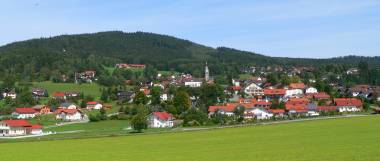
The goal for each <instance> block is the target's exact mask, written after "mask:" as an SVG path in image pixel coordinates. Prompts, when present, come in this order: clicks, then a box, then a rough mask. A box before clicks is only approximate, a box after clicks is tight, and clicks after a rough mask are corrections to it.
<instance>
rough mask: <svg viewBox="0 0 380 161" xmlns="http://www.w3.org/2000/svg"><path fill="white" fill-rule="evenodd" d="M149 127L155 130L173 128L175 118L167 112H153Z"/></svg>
mask: <svg viewBox="0 0 380 161" xmlns="http://www.w3.org/2000/svg"><path fill="white" fill-rule="evenodd" d="M148 119H149V120H148V121H149V126H150V127H155V128H161V127H173V126H174V123H173V116H172V115H171V114H169V113H167V112H153V113H152V114H151V115H150V116H149V118H148Z"/></svg>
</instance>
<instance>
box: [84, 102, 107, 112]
mask: <svg viewBox="0 0 380 161" xmlns="http://www.w3.org/2000/svg"><path fill="white" fill-rule="evenodd" d="M86 108H87V109H88V110H93V109H94V110H100V109H101V108H103V105H102V104H101V103H99V102H94V101H92V102H87V107H86Z"/></svg>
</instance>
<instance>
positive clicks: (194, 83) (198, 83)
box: [185, 78, 203, 87]
mask: <svg viewBox="0 0 380 161" xmlns="http://www.w3.org/2000/svg"><path fill="white" fill-rule="evenodd" d="M202 82H203V81H202V80H201V79H195V78H192V79H190V80H185V86H188V87H200V86H202Z"/></svg>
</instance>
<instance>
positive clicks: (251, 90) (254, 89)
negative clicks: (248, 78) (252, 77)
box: [244, 83, 264, 96]
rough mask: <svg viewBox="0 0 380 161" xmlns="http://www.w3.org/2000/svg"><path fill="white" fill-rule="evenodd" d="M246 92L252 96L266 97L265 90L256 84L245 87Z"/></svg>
mask: <svg viewBox="0 0 380 161" xmlns="http://www.w3.org/2000/svg"><path fill="white" fill-rule="evenodd" d="M244 92H245V93H246V94H248V95H251V96H263V95H264V90H263V89H262V88H261V87H260V86H258V85H257V84H255V83H251V84H250V85H248V86H247V87H245V88H244Z"/></svg>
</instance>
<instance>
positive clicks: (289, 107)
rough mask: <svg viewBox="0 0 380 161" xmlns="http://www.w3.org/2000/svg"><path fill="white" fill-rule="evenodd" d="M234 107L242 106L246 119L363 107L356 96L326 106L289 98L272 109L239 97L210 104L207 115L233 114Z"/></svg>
mask: <svg viewBox="0 0 380 161" xmlns="http://www.w3.org/2000/svg"><path fill="white" fill-rule="evenodd" d="M236 108H244V118H246V119H252V118H256V119H270V118H272V117H283V116H285V115H303V116H319V115H320V113H321V112H341V113H343V112H358V111H361V110H362V108H363V104H362V101H361V100H360V99H357V98H336V99H334V101H333V103H332V104H330V105H327V106H318V105H317V104H316V103H315V102H312V101H310V100H309V99H307V98H291V99H289V100H288V101H286V102H285V108H284V109H273V108H272V103H271V102H267V101H257V100H256V99H254V98H253V99H240V100H239V102H237V103H226V104H223V105H217V106H210V107H209V108H208V112H209V116H211V115H213V114H214V113H216V112H218V113H221V114H225V115H228V116H233V115H234V111H235V109H236Z"/></svg>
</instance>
